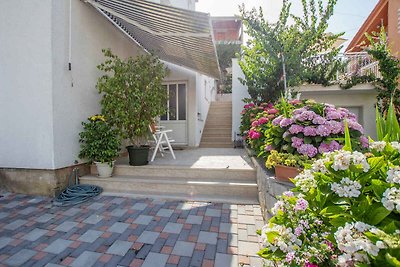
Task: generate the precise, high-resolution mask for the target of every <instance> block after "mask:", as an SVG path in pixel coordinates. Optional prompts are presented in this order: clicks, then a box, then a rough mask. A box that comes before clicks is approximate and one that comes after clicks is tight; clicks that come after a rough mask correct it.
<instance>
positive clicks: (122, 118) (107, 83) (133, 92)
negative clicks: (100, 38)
mask: <svg viewBox="0 0 400 267" xmlns="http://www.w3.org/2000/svg"><path fill="white" fill-rule="evenodd" d="M103 53H104V56H105V57H106V60H105V61H104V62H103V63H102V64H100V65H98V66H97V68H98V69H99V70H102V71H104V72H105V74H104V75H103V76H102V77H100V78H99V80H98V81H97V89H98V91H99V93H101V94H102V99H101V106H102V113H103V114H104V115H105V116H106V117H107V118H108V122H109V123H110V124H111V125H112V126H115V127H116V129H118V133H119V135H120V136H121V137H122V138H124V139H129V140H130V142H131V143H132V144H133V145H135V146H139V145H140V144H141V143H142V142H143V139H144V137H145V136H146V135H147V134H148V131H149V129H148V126H149V125H150V124H151V123H152V122H153V120H154V118H156V117H157V116H160V115H162V114H163V113H164V112H165V109H166V101H167V91H166V90H165V88H164V87H163V85H162V81H163V79H164V77H165V76H166V75H167V69H166V67H165V66H164V64H163V63H161V61H160V60H159V59H158V58H156V57H155V56H153V55H140V56H138V57H136V58H132V57H129V58H128V59H126V60H122V59H120V58H119V57H118V56H116V55H114V54H113V53H112V52H111V50H110V49H107V50H103Z"/></svg>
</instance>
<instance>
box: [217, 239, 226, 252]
mask: <svg viewBox="0 0 400 267" xmlns="http://www.w3.org/2000/svg"><path fill="white" fill-rule="evenodd" d="M227 250H228V240H226V239H218V241H217V252H218V253H226V251H227Z"/></svg>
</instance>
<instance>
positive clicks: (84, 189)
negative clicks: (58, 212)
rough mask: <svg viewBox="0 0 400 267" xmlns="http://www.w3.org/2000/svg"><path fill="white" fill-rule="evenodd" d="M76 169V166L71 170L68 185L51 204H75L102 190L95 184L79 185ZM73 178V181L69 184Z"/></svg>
mask: <svg viewBox="0 0 400 267" xmlns="http://www.w3.org/2000/svg"><path fill="white" fill-rule="evenodd" d="M78 171H79V169H78V168H74V169H73V170H72V172H71V174H70V176H69V178H68V187H67V188H66V189H65V190H64V191H62V192H61V193H60V194H59V195H58V196H57V197H56V198H55V199H54V201H53V205H55V206H61V207H66V206H72V205H77V204H80V203H83V202H85V201H87V200H89V199H90V198H93V197H95V196H97V195H99V194H100V193H101V192H102V191H103V189H102V188H101V187H99V186H96V185H80V184H79V180H78ZM73 178H75V183H74V184H72V185H71V183H72V181H73V180H72V179H73Z"/></svg>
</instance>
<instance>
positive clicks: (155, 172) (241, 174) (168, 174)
mask: <svg viewBox="0 0 400 267" xmlns="http://www.w3.org/2000/svg"><path fill="white" fill-rule="evenodd" d="M230 147H232V144H231V146H230ZM90 171H91V174H93V175H97V169H96V166H94V165H92V166H91V169H90ZM113 173H114V175H116V176H134V177H148V178H149V179H153V178H157V179H158V178H162V179H167V180H168V179H170V178H186V179H192V180H193V179H197V180H201V181H208V180H210V179H222V180H230V181H232V180H235V181H236V180H239V181H244V180H245V181H248V182H251V183H252V182H255V181H256V171H255V170H253V169H213V168H190V167H185V166H157V165H155V166H153V165H146V166H130V165H115V167H114V172H113Z"/></svg>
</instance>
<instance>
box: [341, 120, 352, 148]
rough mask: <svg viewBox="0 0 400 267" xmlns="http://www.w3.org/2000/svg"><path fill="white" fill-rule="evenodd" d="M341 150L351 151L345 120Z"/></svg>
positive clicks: (347, 125) (347, 126)
mask: <svg viewBox="0 0 400 267" xmlns="http://www.w3.org/2000/svg"><path fill="white" fill-rule="evenodd" d="M343 150H347V151H353V149H352V147H351V136H350V132H349V124H348V123H347V120H345V121H344V147H343Z"/></svg>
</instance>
